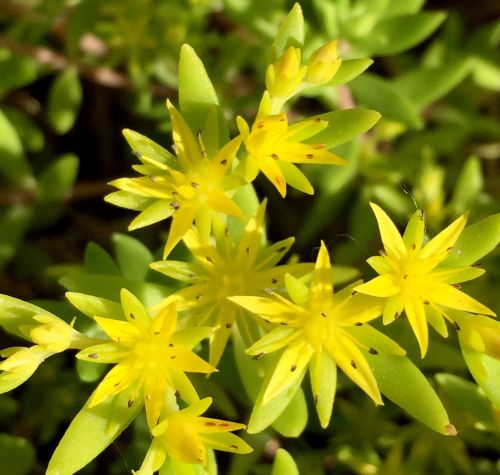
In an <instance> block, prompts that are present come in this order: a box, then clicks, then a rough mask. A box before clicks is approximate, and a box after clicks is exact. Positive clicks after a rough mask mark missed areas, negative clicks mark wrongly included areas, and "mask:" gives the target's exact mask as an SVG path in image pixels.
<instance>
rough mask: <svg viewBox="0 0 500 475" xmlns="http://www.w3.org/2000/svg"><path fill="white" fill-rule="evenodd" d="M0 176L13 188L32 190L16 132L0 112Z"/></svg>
mask: <svg viewBox="0 0 500 475" xmlns="http://www.w3.org/2000/svg"><path fill="white" fill-rule="evenodd" d="M0 137H2V139H1V140H0V157H2V158H1V160H0V174H2V175H4V176H5V177H6V178H7V180H8V181H9V182H11V183H12V184H13V185H15V186H19V187H22V188H25V189H34V187H35V182H34V179H33V176H32V174H31V169H30V167H29V165H28V162H27V161H26V158H25V156H24V152H23V147H22V145H21V140H20V139H19V136H18V135H17V132H16V130H15V129H14V127H13V126H12V124H11V123H10V121H9V120H8V119H7V117H6V116H5V114H4V113H3V112H2V111H1V110H0Z"/></svg>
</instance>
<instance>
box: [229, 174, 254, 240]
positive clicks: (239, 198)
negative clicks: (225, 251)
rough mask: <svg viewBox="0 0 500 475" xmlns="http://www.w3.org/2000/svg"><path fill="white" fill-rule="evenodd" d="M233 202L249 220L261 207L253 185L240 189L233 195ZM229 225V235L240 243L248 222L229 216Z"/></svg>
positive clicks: (249, 184)
mask: <svg viewBox="0 0 500 475" xmlns="http://www.w3.org/2000/svg"><path fill="white" fill-rule="evenodd" d="M233 201H234V202H235V203H236V204H237V205H238V206H239V208H240V209H241V211H242V213H243V214H244V215H245V217H246V218H247V219H250V218H251V217H252V216H253V215H254V214H255V212H256V211H257V208H258V207H259V198H258V196H257V193H256V192H255V188H254V187H253V185H252V183H248V184H247V185H245V186H242V187H241V188H238V190H237V191H236V193H235V194H234V195H233ZM227 223H228V230H229V233H230V234H231V236H232V237H233V238H234V240H235V242H238V241H239V239H240V237H241V236H242V234H243V231H244V230H245V226H246V222H245V221H243V220H241V219H238V218H234V217H232V216H228V219H227Z"/></svg>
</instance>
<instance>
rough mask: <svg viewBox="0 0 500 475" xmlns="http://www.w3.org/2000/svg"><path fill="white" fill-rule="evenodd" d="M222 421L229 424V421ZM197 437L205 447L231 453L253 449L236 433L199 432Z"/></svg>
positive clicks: (243, 452) (248, 451)
mask: <svg viewBox="0 0 500 475" xmlns="http://www.w3.org/2000/svg"><path fill="white" fill-rule="evenodd" d="M222 423H224V424H230V423H229V422H225V421H222ZM233 424H234V423H233ZM234 425H236V424H234ZM231 427H232V426H231ZM243 427H244V426H243ZM231 430H236V429H231ZM199 437H200V440H201V441H202V442H203V443H205V444H206V446H207V447H210V448H212V449H215V450H223V451H224V452H231V453H233V454H248V453H250V452H252V450H253V449H252V447H250V446H249V445H248V444H247V443H246V442H245V441H244V440H243V439H242V438H240V437H238V436H237V435H234V434H231V433H230V432H220V433H214V432H212V433H210V434H208V433H200V434H199Z"/></svg>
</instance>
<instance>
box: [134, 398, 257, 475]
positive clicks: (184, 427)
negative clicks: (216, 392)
mask: <svg viewBox="0 0 500 475" xmlns="http://www.w3.org/2000/svg"><path fill="white" fill-rule="evenodd" d="M211 403H212V398H209V397H207V398H205V399H202V400H200V401H198V402H196V403H194V404H192V405H191V406H189V407H187V408H185V409H182V410H180V411H177V412H173V413H172V414H170V415H168V416H167V417H165V418H164V419H163V420H162V421H161V422H160V423H159V424H158V425H157V426H156V427H155V428H153V429H152V431H151V434H152V435H153V436H154V440H153V442H152V444H151V446H150V448H149V450H148V453H147V454H146V457H145V459H144V462H143V464H142V466H141V468H140V470H139V471H138V472H135V473H136V475H152V474H153V472H154V471H156V470H159V469H160V468H161V467H162V466H163V464H164V462H165V460H166V458H167V456H168V457H169V458H171V459H172V460H174V461H176V462H181V463H188V464H202V465H206V463H207V448H212V449H216V450H223V451H225V452H231V453H234V454H247V453H249V452H251V451H252V448H251V447H250V446H249V445H248V444H247V443H246V442H245V441H244V440H243V439H241V438H240V437H238V436H236V435H234V434H232V433H231V431H234V430H239V429H244V428H245V425H244V424H239V423H236V422H229V421H224V420H221V419H212V418H210V417H200V415H201V414H203V413H204V412H205V411H206V410H207V409H208V407H209V406H210V404H211Z"/></svg>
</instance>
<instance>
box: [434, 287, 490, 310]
mask: <svg viewBox="0 0 500 475" xmlns="http://www.w3.org/2000/svg"><path fill="white" fill-rule="evenodd" d="M429 300H431V301H432V302H435V303H437V304H440V305H444V306H445V307H450V308H455V309H457V310H464V311H465V312H471V313H480V314H483V315H491V316H494V315H495V312H493V311H492V310H490V309H489V308H488V307H486V306H485V305H483V304H482V303H480V302H478V301H477V300H476V299H473V298H472V297H469V296H468V295H467V294H465V293H463V292H462V291H460V290H458V289H456V288H455V287H452V286H450V285H445V286H441V287H439V288H436V289H431V290H429Z"/></svg>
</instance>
